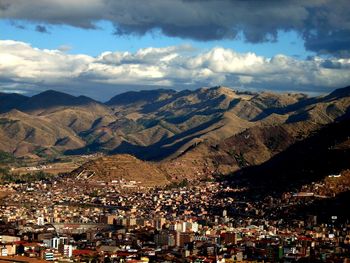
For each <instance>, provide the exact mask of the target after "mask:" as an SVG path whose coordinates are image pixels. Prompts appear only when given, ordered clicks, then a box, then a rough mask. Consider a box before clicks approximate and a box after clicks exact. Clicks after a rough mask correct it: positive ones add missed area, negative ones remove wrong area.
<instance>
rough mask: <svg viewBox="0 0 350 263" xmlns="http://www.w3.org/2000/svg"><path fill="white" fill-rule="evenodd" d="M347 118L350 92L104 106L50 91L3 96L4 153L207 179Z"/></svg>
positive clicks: (122, 100) (153, 96)
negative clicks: (96, 160)
mask: <svg viewBox="0 0 350 263" xmlns="http://www.w3.org/2000/svg"><path fill="white" fill-rule="evenodd" d="M349 112H350V87H346V88H342V89H338V90H335V91H334V92H332V93H330V94H328V95H325V96H319V97H308V96H306V95H304V94H293V93H285V94H283V93H281V94H279V93H269V92H261V93H253V92H242V91H235V90H233V89H230V88H226V87H213V88H201V89H197V90H191V91H190V90H183V91H174V90H168V89H159V90H147V91H139V92H127V93H123V94H119V95H117V96H115V97H113V98H111V99H110V100H109V101H107V102H105V103H101V102H98V101H95V100H93V99H91V98H88V97H85V96H79V97H75V96H72V95H68V94H65V93H61V92H57V91H52V90H49V91H45V92H42V93H40V94H38V95H35V96H32V97H27V96H23V95H18V94H5V93H0V150H2V151H5V152H10V153H13V154H14V155H15V156H19V157H20V156H27V157H35V158H36V157H47V156H56V155H60V154H66V155H69V154H86V153H93V152H104V153H107V154H109V155H113V154H129V155H133V156H135V157H137V158H139V159H142V160H144V161H161V162H157V164H156V165H157V167H156V168H154V169H160V171H162V172H163V173H164V174H165V177H166V178H168V179H169V178H173V179H178V180H180V179H182V178H188V177H191V178H197V177H199V178H203V177H208V176H212V175H215V174H228V173H232V172H234V171H237V170H240V169H242V168H245V167H247V166H253V165H259V164H261V163H264V162H266V161H268V160H269V159H271V158H272V157H273V156H275V155H276V154H278V153H281V152H283V151H285V150H286V149H287V148H288V147H290V146H291V145H293V144H295V143H297V142H299V141H303V140H305V139H307V138H308V137H309V136H311V135H313V134H314V133H317V132H318V131H319V130H320V129H322V128H324V127H326V126H327V125H329V124H331V123H334V122H338V121H341V120H342V119H344V118H345V119H346V118H348V117H349V115H350V114H349ZM129 155H125V156H129ZM106 158H109V157H106ZM110 158H113V157H110ZM130 158H133V157H131V156H130ZM152 165H153V164H152ZM152 169H153V168H152ZM157 171H158V170H157Z"/></svg>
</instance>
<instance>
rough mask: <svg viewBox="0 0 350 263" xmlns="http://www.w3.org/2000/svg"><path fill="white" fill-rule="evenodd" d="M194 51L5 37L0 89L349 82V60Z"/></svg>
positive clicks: (311, 86) (291, 86)
mask: <svg viewBox="0 0 350 263" xmlns="http://www.w3.org/2000/svg"><path fill="white" fill-rule="evenodd" d="M193 51H194V49H193V48H192V47H190V46H172V47H164V48H152V47H149V48H144V49H140V50H138V51H137V52H135V53H130V52H104V53H102V54H100V55H99V56H97V57H91V56H88V55H72V54H67V53H65V52H62V51H60V50H47V49H38V48H34V47H32V46H31V45H29V44H27V43H23V42H17V41H12V40H3V41H0V72H1V77H0V89H1V87H3V90H4V89H5V87H6V90H7V91H8V90H9V89H8V87H9V85H10V84H11V85H14V87H15V88H16V90H18V88H19V87H22V89H23V90H24V91H25V89H26V87H30V89H31V90H33V89H34V90H43V89H47V88H50V87H52V86H54V87H56V88H57V87H58V89H59V87H64V91H71V92H72V93H85V92H84V90H83V89H84V88H85V87H90V88H95V91H96V89H98V91H96V96H95V97H99V96H101V95H100V94H103V92H104V91H103V88H104V86H105V85H108V86H109V90H110V89H111V85H112V86H114V88H115V90H114V94H115V93H118V92H119V91H120V90H118V89H119V88H120V87H121V86H123V85H124V86H125V85H126V86H130V85H132V86H133V88H135V87H139V89H140V88H144V87H145V86H168V87H174V88H192V87H201V86H208V85H227V86H233V87H237V86H244V87H247V88H255V89H259V88H261V89H279V90H283V89H285V90H299V91H315V92H322V91H323V92H324V91H330V90H331V89H333V88H338V87H343V86H347V85H349V83H350V59H344V58H343V59H339V58H332V59H323V58H321V57H315V58H313V59H308V60H297V59H294V58H291V57H288V56H285V55H277V56H275V57H273V58H266V57H262V56H258V55H256V54H254V53H237V52H235V51H233V50H231V49H224V48H221V47H215V48H213V49H211V50H209V51H207V52H202V53H198V51H196V52H193ZM16 83H17V84H18V85H15V84H16ZM22 84H25V85H22ZM33 87H35V88H33ZM77 88H80V90H79V92H77V91H76V89H77ZM327 89H328V90H327ZM124 90H125V89H124ZM124 90H123V91H124ZM90 95H91V92H90Z"/></svg>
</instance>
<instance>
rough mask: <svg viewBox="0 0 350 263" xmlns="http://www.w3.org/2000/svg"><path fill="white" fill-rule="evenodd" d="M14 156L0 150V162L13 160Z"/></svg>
mask: <svg viewBox="0 0 350 263" xmlns="http://www.w3.org/2000/svg"><path fill="white" fill-rule="evenodd" d="M15 160H16V158H15V157H14V156H13V155H12V154H11V153H7V152H3V151H0V164H7V163H13V162H15Z"/></svg>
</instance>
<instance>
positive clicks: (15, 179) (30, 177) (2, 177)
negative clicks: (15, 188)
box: [0, 168, 52, 183]
mask: <svg viewBox="0 0 350 263" xmlns="http://www.w3.org/2000/svg"><path fill="white" fill-rule="evenodd" d="M51 177H52V175H51V174H48V173H44V172H43V171H39V172H36V173H27V174H12V173H10V172H9V170H8V169H7V168H0V181H1V182H3V183H33V182H37V181H47V180H49V179H50V178H51Z"/></svg>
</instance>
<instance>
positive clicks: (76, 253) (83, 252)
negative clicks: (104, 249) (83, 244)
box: [73, 249, 97, 256]
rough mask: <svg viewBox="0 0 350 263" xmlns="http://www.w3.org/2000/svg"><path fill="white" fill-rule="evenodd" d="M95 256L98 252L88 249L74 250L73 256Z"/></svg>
mask: <svg viewBox="0 0 350 263" xmlns="http://www.w3.org/2000/svg"><path fill="white" fill-rule="evenodd" d="M94 254H97V252H96V251H94V250H88V249H76V250H73V255H74V256H81V255H94Z"/></svg>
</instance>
